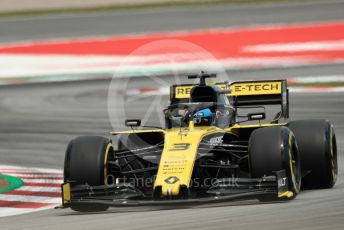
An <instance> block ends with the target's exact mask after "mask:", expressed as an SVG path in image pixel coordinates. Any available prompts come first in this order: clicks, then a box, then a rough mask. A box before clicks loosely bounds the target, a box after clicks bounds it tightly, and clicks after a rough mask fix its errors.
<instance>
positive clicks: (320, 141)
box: [62, 72, 338, 212]
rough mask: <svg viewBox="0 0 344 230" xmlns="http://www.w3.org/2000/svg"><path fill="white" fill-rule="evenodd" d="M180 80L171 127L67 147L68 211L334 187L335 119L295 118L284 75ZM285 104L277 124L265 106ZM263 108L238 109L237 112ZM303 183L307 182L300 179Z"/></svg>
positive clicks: (134, 125) (85, 139)
mask: <svg viewBox="0 0 344 230" xmlns="http://www.w3.org/2000/svg"><path fill="white" fill-rule="evenodd" d="M215 76H216V75H214V74H207V73H203V72H202V73H201V74H198V75H191V76H189V78H191V79H198V78H199V81H200V82H199V83H197V84H182V85H173V86H171V88H170V105H169V106H168V107H167V108H166V109H165V110H164V111H163V113H164V116H165V120H166V127H165V128H164V129H161V128H154V129H152V128H151V129H144V127H142V128H141V129H139V128H138V127H139V126H140V125H141V124H140V123H141V121H140V120H126V121H125V124H126V125H127V126H128V127H131V130H129V131H122V132H112V133H111V134H112V136H111V138H110V139H109V138H105V137H99V136H81V137H77V138H75V139H73V140H72V141H71V142H70V143H69V145H68V148H67V151H66V155H65V164H64V183H63V184H62V199H63V202H62V207H63V208H68V207H70V208H71V209H73V210H76V211H81V212H82V211H84V212H87V211H103V210H106V209H108V208H109V207H110V206H136V205H180V204H183V205H184V204H200V203H201V204H203V203H205V202H222V201H225V200H226V201H227V200H232V199H251V198H254V199H258V200H260V201H275V200H290V199H293V198H294V197H296V195H297V194H298V193H299V192H300V190H301V189H304V188H313V189H318V188H331V187H333V186H334V184H335V182H336V178H337V169H338V167H337V145H336V136H335V133H334V129H333V126H332V125H331V123H330V121H328V120H299V121H291V122H288V123H281V122H280V120H281V119H282V118H283V119H287V118H288V117H289V91H288V88H287V82H286V81H285V80H269V81H245V82H234V83H231V84H229V83H228V82H220V83H213V84H210V83H208V84H207V83H206V78H211V77H215ZM267 105H269V106H270V105H271V106H275V107H276V106H277V108H278V111H277V115H276V116H275V117H274V118H273V119H272V120H269V121H266V122H264V123H263V122H262V121H263V120H267V114H266V112H265V107H266V106H267ZM245 109H247V111H250V110H254V109H258V110H259V109H261V110H262V111H255V112H249V113H246V114H245V115H244V116H243V115H240V114H239V112H238V111H242V110H245ZM301 181H302V184H301Z"/></svg>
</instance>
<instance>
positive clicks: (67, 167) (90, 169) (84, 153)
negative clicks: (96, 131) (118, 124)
mask: <svg viewBox="0 0 344 230" xmlns="http://www.w3.org/2000/svg"><path fill="white" fill-rule="evenodd" d="M112 151H113V149H112V145H111V141H110V140H109V139H107V138H104V137H98V136H81V137H77V138H75V139H73V140H72V141H71V142H70V143H69V145H68V147H67V151H66V155H65V164H64V181H65V182H67V181H71V182H73V186H75V185H83V184H86V183H87V184H88V185H91V186H98V185H104V184H105V179H106V177H107V175H106V174H107V166H106V164H107V161H108V158H109V157H110V155H111V152H112ZM70 208H71V209H72V210H74V211H79V212H97V211H105V210H107V209H108V206H107V205H99V204H92V205H90V204H73V203H71V206H70Z"/></svg>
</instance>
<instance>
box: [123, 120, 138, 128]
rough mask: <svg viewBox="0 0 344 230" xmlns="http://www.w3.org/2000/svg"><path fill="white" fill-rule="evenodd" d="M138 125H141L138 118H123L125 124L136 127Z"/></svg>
mask: <svg viewBox="0 0 344 230" xmlns="http://www.w3.org/2000/svg"><path fill="white" fill-rule="evenodd" d="M140 125H141V120H139V119H132V120H125V126H129V127H138V126H140Z"/></svg>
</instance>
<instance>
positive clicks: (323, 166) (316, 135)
mask: <svg viewBox="0 0 344 230" xmlns="http://www.w3.org/2000/svg"><path fill="white" fill-rule="evenodd" d="M288 127H289V128H290V129H291V130H292V131H293V133H294V135H295V138H296V141H297V144H298V147H299V151H300V158H301V169H302V171H304V172H309V174H307V175H306V176H305V177H304V178H302V187H303V188H331V187H333V186H334V184H335V183H336V180H337V173H338V164H337V143H336V135H335V133H334V129H333V126H332V125H331V123H330V122H329V121H328V120H301V121H292V122H289V123H288Z"/></svg>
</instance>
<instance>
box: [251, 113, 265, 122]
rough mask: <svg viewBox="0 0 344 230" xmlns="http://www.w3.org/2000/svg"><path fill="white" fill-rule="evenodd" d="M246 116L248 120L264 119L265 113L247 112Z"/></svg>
mask: <svg viewBox="0 0 344 230" xmlns="http://www.w3.org/2000/svg"><path fill="white" fill-rule="evenodd" d="M247 118H248V120H249V121H256V120H264V119H265V113H249V114H247Z"/></svg>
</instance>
